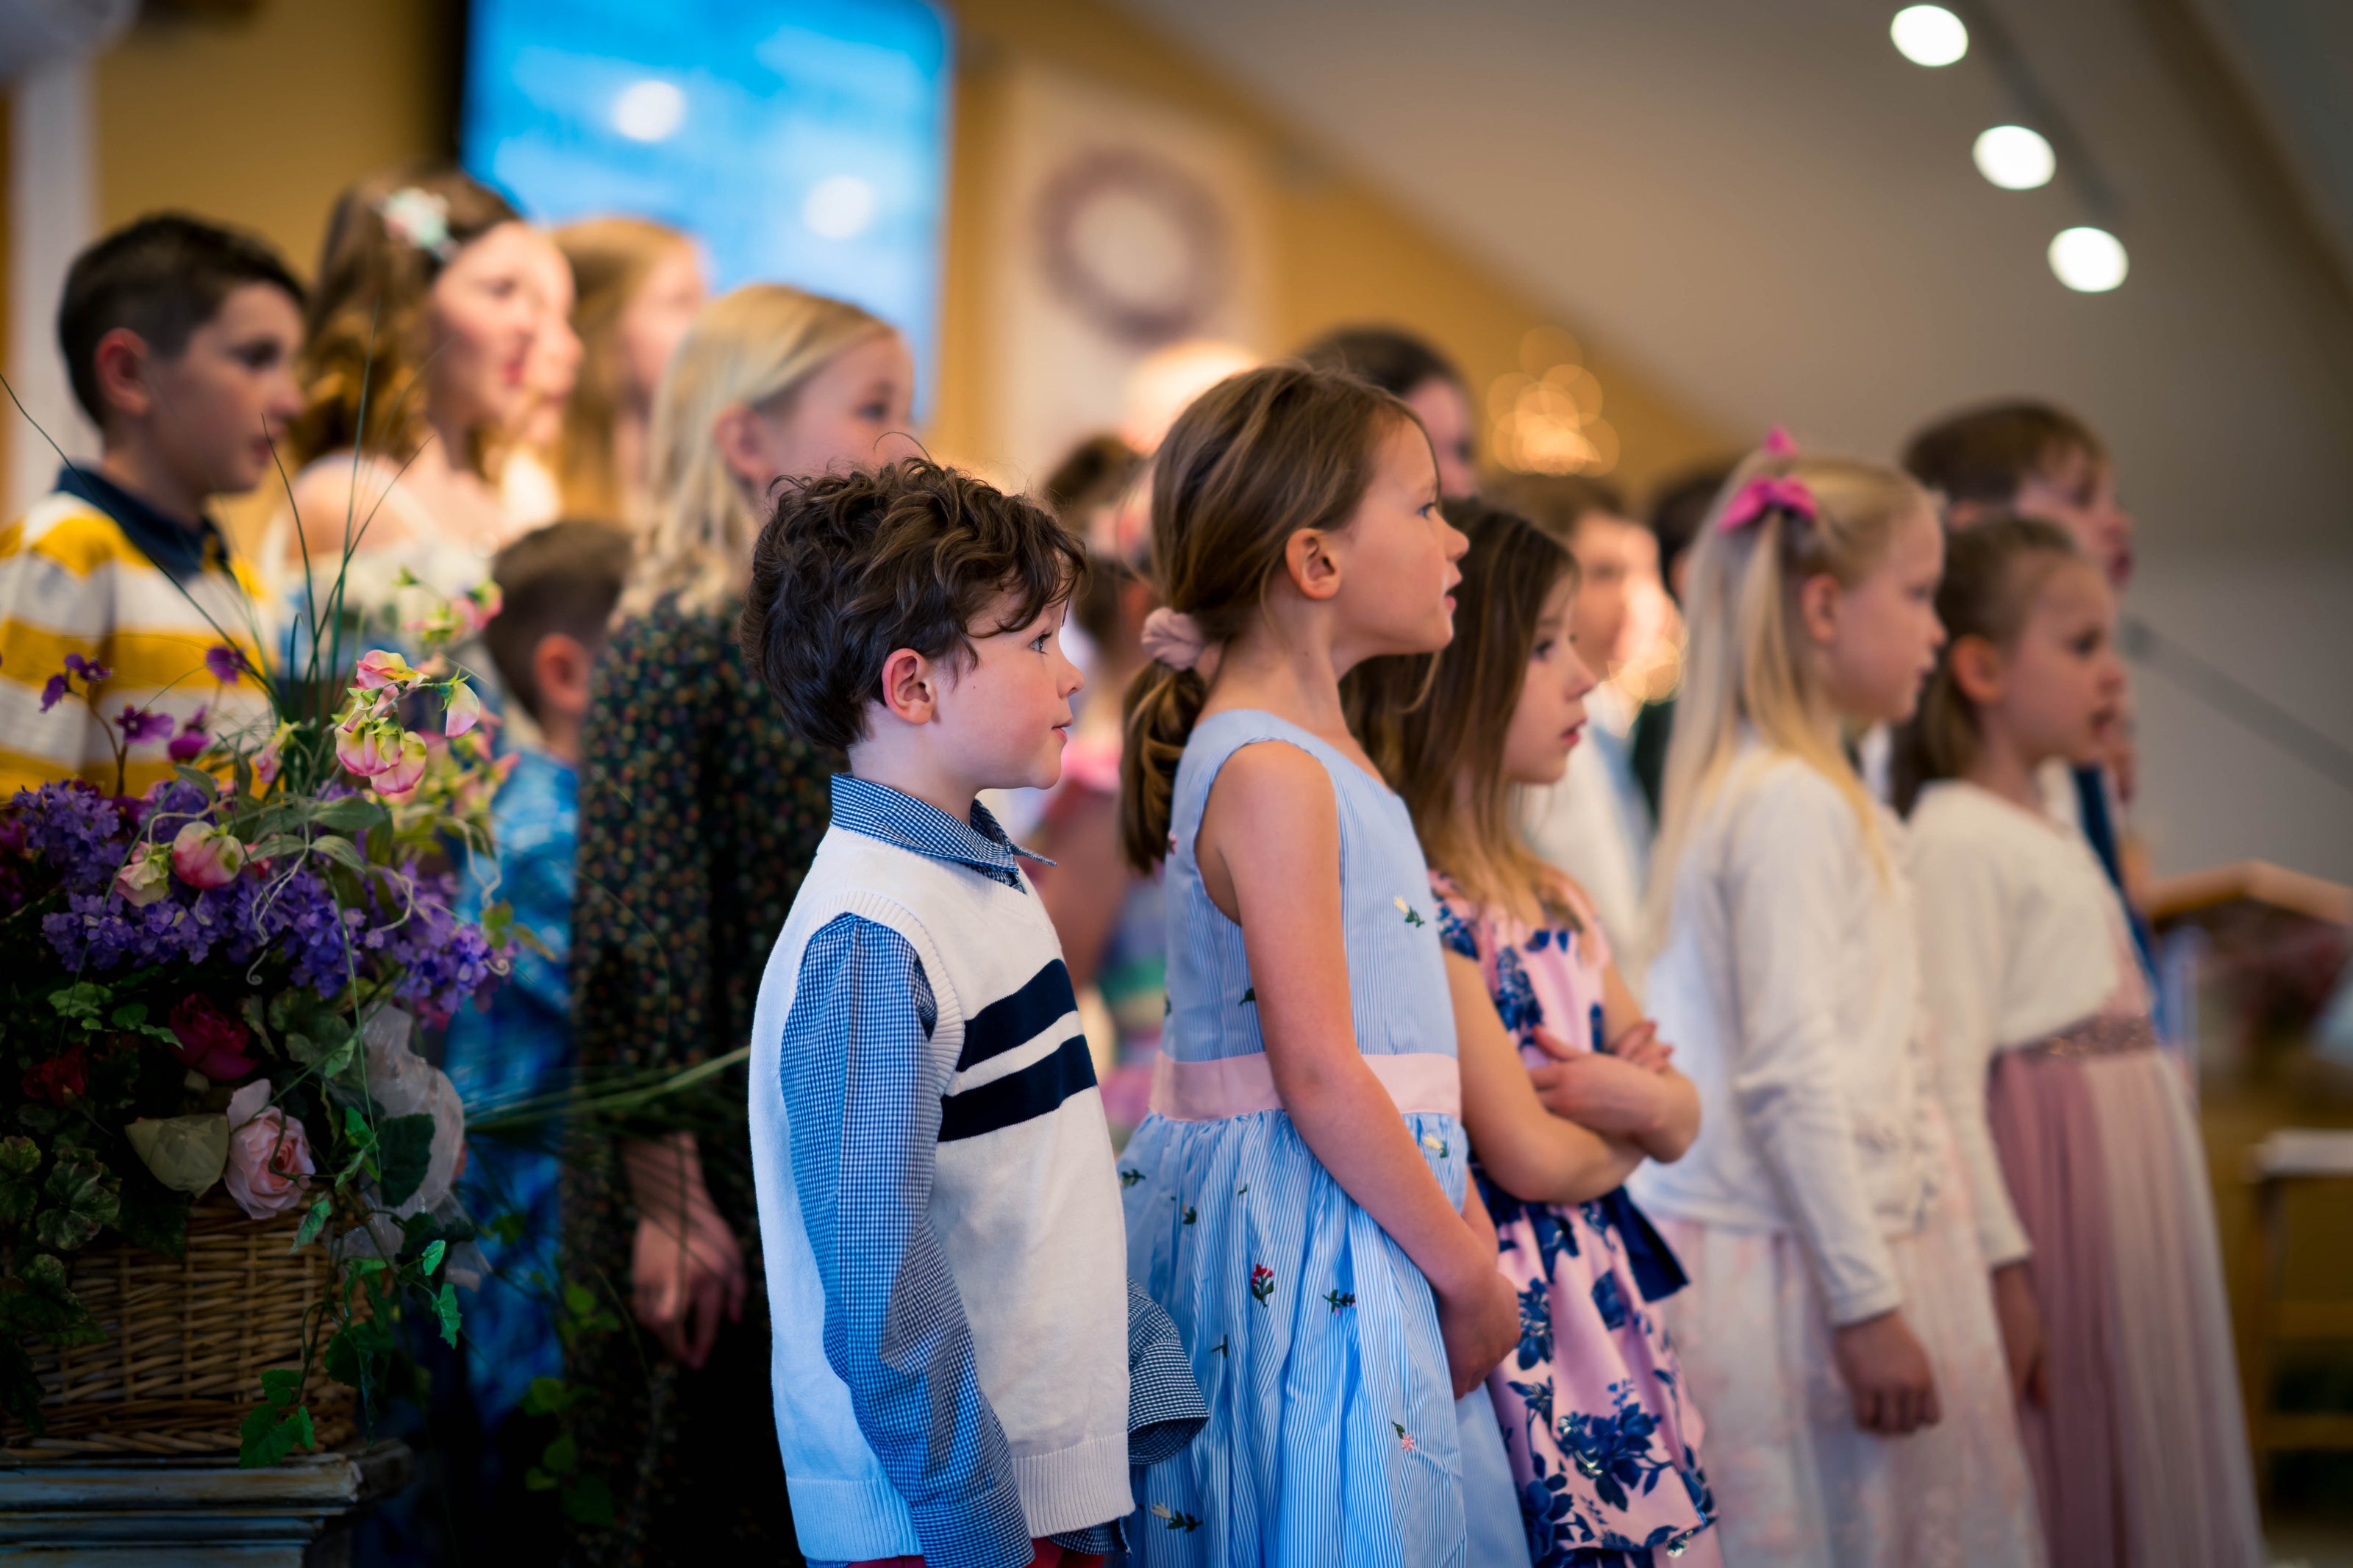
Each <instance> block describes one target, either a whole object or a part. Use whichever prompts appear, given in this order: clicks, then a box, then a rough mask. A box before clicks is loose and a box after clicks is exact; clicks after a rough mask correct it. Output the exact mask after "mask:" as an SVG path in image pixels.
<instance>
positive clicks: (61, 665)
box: [0, 468, 270, 803]
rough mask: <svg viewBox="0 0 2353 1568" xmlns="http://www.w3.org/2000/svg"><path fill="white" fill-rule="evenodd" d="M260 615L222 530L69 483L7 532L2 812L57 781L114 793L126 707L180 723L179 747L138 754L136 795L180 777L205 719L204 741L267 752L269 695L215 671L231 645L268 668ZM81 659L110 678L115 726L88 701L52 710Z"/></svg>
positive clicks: (92, 479)
mask: <svg viewBox="0 0 2353 1568" xmlns="http://www.w3.org/2000/svg"><path fill="white" fill-rule="evenodd" d="M257 615H258V612H257V609H256V585H255V582H254V579H253V577H252V576H251V574H249V573H248V572H247V570H246V569H245V567H244V566H243V565H242V564H241V563H237V562H235V561H233V560H231V559H230V557H229V555H228V552H227V545H226V543H225V542H223V540H222V539H221V536H220V532H219V531H218V530H217V529H216V528H215V527H214V526H213V525H212V524H211V523H209V522H206V523H205V524H204V525H203V527H202V528H201V529H199V530H191V529H189V528H188V527H187V526H186V525H185V524H183V523H180V522H177V521H174V520H173V519H171V518H169V517H167V516H165V515H164V514H163V513H161V512H159V511H157V510H155V509H154V508H153V507H152V506H150V505H148V504H147V503H146V502H144V501H143V500H140V498H138V497H137V496H134V495H132V494H131V493H130V492H129V491H127V490H124V489H121V487H120V486H118V485H115V484H113V483H111V482H110V481H109V480H108V479H105V478H104V477H103V476H101V475H99V474H96V473H92V472H91V471H90V470H89V469H86V468H76V469H69V470H68V471H67V472H66V473H64V474H62V475H60V476H59V477H58V489H57V490H56V491H55V492H53V493H52V494H50V495H48V496H47V497H45V498H44V499H43V500H41V501H40V502H39V503H38V504H37V505H36V506H35V507H34V508H33V509H32V510H30V511H28V512H26V514H25V515H24V516H23V517H22V518H20V519H18V520H17V521H15V522H12V523H10V524H8V525H7V527H5V529H0V803H5V801H6V800H7V799H8V798H9V797H10V796H12V795H15V794H16V791H17V790H18V789H20V788H31V787H34V786H36V785H38V784H45V783H47V782H49V781H50V780H53V779H68V778H82V779H87V780H89V781H90V783H91V784H96V785H97V786H98V787H99V788H100V790H104V791H107V792H109V793H111V792H112V791H113V790H114V789H115V788H116V780H115V760H114V747H113V745H112V744H111V743H110V741H109V738H108V737H109V731H110V727H112V729H113V733H114V734H115V735H116V736H118V737H119V736H120V734H121V730H120V728H119V726H116V725H115V724H114V721H116V720H117V719H119V718H120V716H121V713H122V710H124V708H126V707H130V708H136V709H140V710H145V711H149V712H153V713H159V714H164V715H168V716H169V717H170V719H171V721H172V726H171V731H170V734H169V735H164V734H161V733H159V734H157V735H156V736H154V737H153V739H150V740H147V741H145V742H142V743H141V744H139V745H136V746H133V747H131V748H130V755H129V758H128V761H127V764H126V766H125V767H124V769H123V773H122V779H121V789H122V793H124V794H126V795H141V794H143V793H145V791H146V790H147V788H148V787H149V786H150V785H152V784H154V783H155V782H156V781H157V780H159V779H164V778H169V777H170V776H171V774H172V769H173V766H174V763H173V762H172V760H171V758H170V756H169V755H168V753H167V751H166V748H167V746H168V745H169V743H170V739H171V737H172V736H176V735H178V734H180V733H181V732H182V731H184V730H185V728H186V726H187V725H188V723H189V721H191V720H192V719H195V718H196V717H197V714H198V711H199V710H202V714H203V717H202V728H203V731H204V732H205V733H206V734H208V735H210V736H213V737H214V738H216V739H226V738H227V737H229V736H232V735H239V736H244V735H249V736H251V737H252V738H253V740H254V741H255V742H259V739H260V737H261V736H262V734H264V733H266V731H267V727H268V725H269V722H270V709H269V699H268V695H267V693H266V691H265V690H264V689H263V687H262V686H261V684H260V683H259V680H258V679H256V678H255V676H254V675H252V674H250V673H247V674H242V675H233V676H232V678H231V679H229V680H227V681H223V680H222V679H220V678H219V675H218V674H217V673H216V671H215V670H214V669H213V668H208V667H207V666H206V658H205V655H206V651H207V650H209V649H212V648H216V647H221V646H223V645H224V644H226V645H227V646H229V647H234V648H235V649H237V652H238V653H239V654H240V655H241V656H242V658H243V660H244V668H245V669H246V670H248V671H253V670H262V669H265V668H268V667H267V666H266V665H265V664H264V663H263V662H262V656H261V647H260V644H259V637H258V635H257V632H258V627H257V624H256V618H257ZM69 653H70V654H79V655H80V656H81V657H82V658H85V659H89V660H90V661H92V662H94V663H97V664H100V665H103V666H105V667H106V668H107V669H108V670H109V671H111V673H110V674H109V675H108V677H107V679H105V680H104V681H102V682H101V683H100V685H99V687H98V689H96V691H94V692H93V693H92V696H93V697H94V699H95V700H96V704H97V707H98V710H99V713H102V714H104V715H105V719H104V721H101V720H100V717H99V714H96V713H92V712H91V710H90V706H89V705H88V704H85V703H84V702H82V701H81V700H79V698H77V697H68V698H65V699H64V700H60V701H58V702H56V703H54V704H53V705H52V706H51V707H50V708H49V709H48V710H47V711H46V712H44V711H43V710H42V708H41V699H42V694H43V689H44V688H45V687H46V686H47V684H48V681H49V678H50V677H51V676H54V675H57V674H59V673H61V672H62V671H63V670H64V669H65V668H66V656H67V655H68V654H69ZM74 689H75V690H76V691H80V690H83V689H85V684H84V683H83V682H81V681H79V680H77V681H75V682H74ZM159 728H160V727H159Z"/></svg>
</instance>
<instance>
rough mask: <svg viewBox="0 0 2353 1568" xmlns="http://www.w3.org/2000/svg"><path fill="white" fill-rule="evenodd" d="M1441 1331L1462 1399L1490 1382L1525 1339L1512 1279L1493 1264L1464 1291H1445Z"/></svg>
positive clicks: (1441, 1295)
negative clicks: (1502, 1363) (1489, 1377)
mask: <svg viewBox="0 0 2353 1568" xmlns="http://www.w3.org/2000/svg"><path fill="white" fill-rule="evenodd" d="M1432 1283H1433V1285H1434V1284H1435V1281H1433V1282H1432ZM1438 1331H1439V1333H1440V1335H1441V1336H1442V1337H1443V1338H1444V1340H1445V1341H1446V1365H1447V1368H1448V1370H1449V1371H1451V1372H1452V1373H1453V1374H1454V1397H1455V1398H1457V1399H1460V1398H1461V1397H1462V1396H1463V1395H1464V1394H1468V1393H1470V1392H1471V1391H1472V1389H1474V1388H1476V1387H1478V1386H1479V1385H1480V1384H1482V1383H1484V1382H1486V1381H1487V1374H1488V1373H1491V1372H1493V1371H1494V1370H1495V1368H1496V1366H1497V1365H1498V1364H1499V1363H1501V1362H1502V1361H1503V1359H1504V1357H1505V1356H1507V1355H1509V1354H1511V1353H1512V1347H1513V1346H1514V1345H1516V1344H1518V1343H1519V1342H1520V1300H1519V1298H1518V1297H1517V1296H1516V1295H1514V1293H1513V1291H1512V1283H1511V1281H1510V1280H1508V1279H1504V1277H1503V1275H1502V1274H1500V1273H1498V1272H1497V1271H1496V1270H1495V1269H1493V1268H1489V1269H1487V1270H1486V1271H1485V1272H1484V1273H1483V1274H1482V1275H1481V1276H1480V1277H1479V1278H1477V1279H1472V1280H1470V1281H1467V1282H1466V1283H1465V1284H1464V1285H1463V1287H1462V1288H1461V1293H1460V1294H1459V1295H1450V1294H1449V1293H1448V1292H1446V1291H1444V1290H1440V1291H1439V1292H1438Z"/></svg>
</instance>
